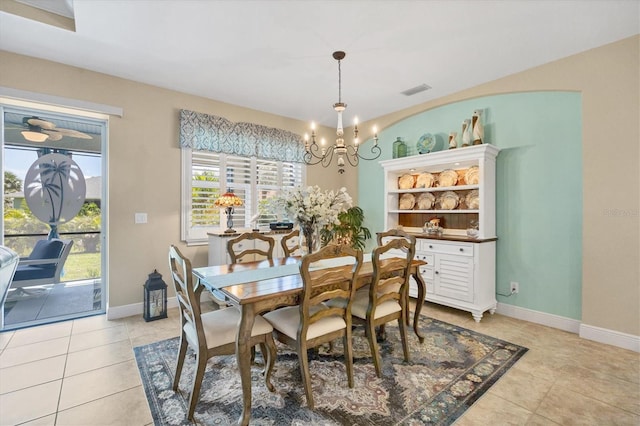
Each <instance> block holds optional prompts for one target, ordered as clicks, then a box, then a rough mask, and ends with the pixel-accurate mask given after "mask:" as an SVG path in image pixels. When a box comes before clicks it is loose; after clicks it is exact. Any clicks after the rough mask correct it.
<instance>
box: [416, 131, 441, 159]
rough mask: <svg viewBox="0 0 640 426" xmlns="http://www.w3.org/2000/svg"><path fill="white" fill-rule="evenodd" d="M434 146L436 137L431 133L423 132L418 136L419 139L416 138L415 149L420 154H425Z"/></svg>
mask: <svg viewBox="0 0 640 426" xmlns="http://www.w3.org/2000/svg"><path fill="white" fill-rule="evenodd" d="M435 146H436V137H435V136H433V135H432V134H431V133H425V134H424V135H422V136H420V139H418V143H416V149H417V150H418V153H420V154H427V153H429V152H431V151H432V150H433V148H434V147H435Z"/></svg>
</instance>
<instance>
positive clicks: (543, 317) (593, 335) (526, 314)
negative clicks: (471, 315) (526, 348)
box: [496, 303, 640, 352]
mask: <svg viewBox="0 0 640 426" xmlns="http://www.w3.org/2000/svg"><path fill="white" fill-rule="evenodd" d="M496 312H497V313H499V314H502V315H505V316H508V317H511V318H516V319H520V320H524V321H529V322H533V323H536V324H541V325H546V326H548V327H553V328H557V329H560V330H564V331H568V332H570V333H575V334H578V335H579V336H580V337H582V338H583V339H588V340H593V341H595V342H599V343H604V344H607V345H611V346H617V347H619V348H623V349H629V350H632V351H635V352H640V336H634V335H632V334H626V333H621V332H619V331H615V330H608V329H605V328H600V327H594V326H592V325H586V324H582V322H581V321H579V320H575V319H571V318H566V317H561V316H559V315H554V314H548V313H546V312H540V311H534V310H532V309H527V308H521V307H519V306H514V305H508V304H506V303H498V306H497V308H496Z"/></svg>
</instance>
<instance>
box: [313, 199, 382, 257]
mask: <svg viewBox="0 0 640 426" xmlns="http://www.w3.org/2000/svg"><path fill="white" fill-rule="evenodd" d="M338 220H339V221H340V224H338V225H336V224H330V225H326V226H324V227H323V228H322V229H321V230H320V239H321V241H322V245H323V246H325V245H327V244H328V243H329V242H331V241H336V242H338V243H341V244H349V245H351V247H353V248H355V249H360V250H363V249H364V248H365V243H366V241H367V240H368V239H369V238H371V231H369V228H367V227H365V226H362V224H363V223H364V212H363V211H362V209H361V208H360V207H358V206H353V207H350V208H348V209H347V210H346V211H343V212H341V213H340V214H338Z"/></svg>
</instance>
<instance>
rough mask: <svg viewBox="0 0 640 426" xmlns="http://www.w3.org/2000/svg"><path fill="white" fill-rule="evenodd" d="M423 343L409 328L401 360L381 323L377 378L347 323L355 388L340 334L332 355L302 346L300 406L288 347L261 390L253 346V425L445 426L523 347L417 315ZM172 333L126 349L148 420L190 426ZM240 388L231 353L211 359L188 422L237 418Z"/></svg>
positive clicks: (186, 377) (396, 341) (188, 368)
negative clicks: (407, 355)
mask: <svg viewBox="0 0 640 426" xmlns="http://www.w3.org/2000/svg"><path fill="white" fill-rule="evenodd" d="M420 327H421V329H422V330H423V331H424V333H425V336H426V338H425V342H424V343H423V344H420V342H419V341H418V338H417V337H416V336H415V334H413V332H411V334H410V336H409V339H410V350H411V362H409V363H405V362H404V360H403V357H402V345H401V343H400V335H399V330H398V327H397V323H395V322H394V323H390V324H388V325H387V338H386V340H385V341H384V342H382V343H381V344H380V350H381V356H382V362H383V378H378V377H377V376H376V374H375V370H374V367H373V363H372V361H371V357H370V353H369V346H368V344H367V341H366V338H365V337H364V334H363V332H362V331H361V327H359V328H358V329H356V330H354V337H353V346H354V364H355V365H354V380H355V387H354V388H353V389H350V388H349V387H348V385H347V377H346V371H345V366H344V364H343V361H342V345H341V341H340V342H338V341H336V342H335V344H334V349H333V351H332V352H331V353H329V352H328V348H320V350H319V352H318V353H314V354H312V352H310V363H309V364H310V371H311V376H312V379H311V381H312V386H313V395H314V401H315V406H316V408H315V410H309V409H308V408H307V407H306V402H305V397H304V389H303V387H302V381H301V376H300V371H299V365H298V358H297V355H296V354H295V352H293V351H291V350H289V349H288V348H286V347H285V346H283V345H280V344H279V343H278V359H277V360H276V364H275V368H274V372H273V377H272V383H273V385H274V386H275V388H276V392H274V393H271V392H269V391H268V390H267V388H266V386H265V384H264V379H263V377H262V375H261V369H262V361H261V358H260V355H259V351H257V354H256V365H254V367H253V368H252V382H253V386H252V392H253V393H252V411H251V424H252V425H307V424H314V425H316V424H317V425H320V424H322V425H399V424H403V425H425V424H438V425H448V424H451V423H453V422H454V421H455V420H456V419H457V418H458V417H460V416H461V415H462V413H464V411H465V410H466V409H467V408H469V407H470V406H471V404H473V403H474V402H475V401H476V400H477V399H478V398H479V397H480V396H481V395H482V394H483V393H484V392H486V391H487V389H489V388H490V387H491V386H492V385H493V384H494V383H495V382H496V380H498V379H499V378H500V377H501V376H502V375H503V374H504V373H505V372H506V371H507V370H508V369H509V368H510V367H511V366H512V365H513V364H514V363H515V362H516V361H517V360H518V359H519V358H520V357H522V355H524V354H525V353H526V351H527V349H526V348H524V347H521V346H518V345H514V344H512V343H509V342H505V341H503V340H499V339H495V338H493V337H489V336H485V335H482V334H479V333H476V332H473V331H471V330H467V329H465V328H462V327H458V326H454V325H451V324H447V323H445V322H442V321H438V320H435V319H431V318H428V317H425V316H422V317H421V318H420ZM178 345H179V338H177V337H176V338H173V339H169V340H164V341H161V342H156V343H153V344H150V345H146V346H140V347H136V348H134V352H135V356H136V361H137V363H138V368H139V370H140V375H141V377H142V381H143V383H144V388H145V392H146V394H147V400H148V401H149V406H150V408H151V412H152V414H153V418H154V422H155V424H156V425H189V424H193V423H191V422H189V421H188V420H187V418H186V412H187V403H188V390H187V389H189V388H190V383H191V381H192V380H193V367H194V355H193V352H189V353H188V356H187V360H186V361H185V370H184V371H183V374H182V378H181V381H180V392H178V393H176V392H173V390H172V389H171V385H172V382H173V377H174V371H175V362H176V356H177V351H178ZM241 401H242V388H241V385H240V377H239V374H238V371H237V368H236V362H235V356H227V357H215V358H213V359H210V360H209V363H208V365H207V370H206V373H205V378H204V382H203V385H202V391H201V393H200V400H199V402H198V405H197V406H196V412H195V419H196V424H199V425H200V424H202V425H231V424H235V423H236V422H237V420H238V418H239V417H240V413H241V411H242V404H241Z"/></svg>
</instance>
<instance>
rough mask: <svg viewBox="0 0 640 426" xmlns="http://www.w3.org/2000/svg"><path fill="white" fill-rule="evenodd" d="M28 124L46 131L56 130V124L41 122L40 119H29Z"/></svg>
mask: <svg viewBox="0 0 640 426" xmlns="http://www.w3.org/2000/svg"><path fill="white" fill-rule="evenodd" d="M27 123H29V124H30V125H32V126H36V127H40V128H42V129H46V130H53V129H55V128H56V125H55V124H53V123H51V122H50V121H45V120H41V119H39V118H38V117H31V118H29V119H28V120H27Z"/></svg>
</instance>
